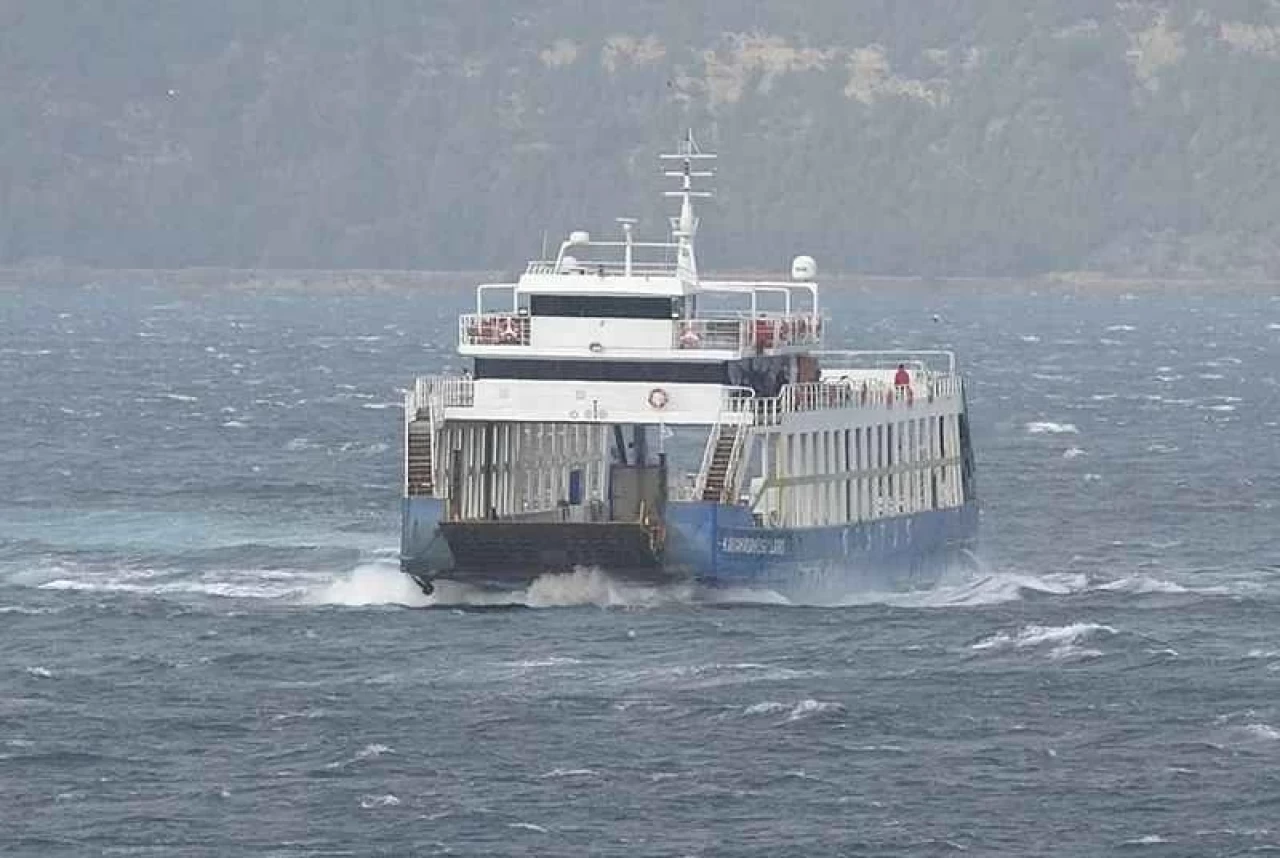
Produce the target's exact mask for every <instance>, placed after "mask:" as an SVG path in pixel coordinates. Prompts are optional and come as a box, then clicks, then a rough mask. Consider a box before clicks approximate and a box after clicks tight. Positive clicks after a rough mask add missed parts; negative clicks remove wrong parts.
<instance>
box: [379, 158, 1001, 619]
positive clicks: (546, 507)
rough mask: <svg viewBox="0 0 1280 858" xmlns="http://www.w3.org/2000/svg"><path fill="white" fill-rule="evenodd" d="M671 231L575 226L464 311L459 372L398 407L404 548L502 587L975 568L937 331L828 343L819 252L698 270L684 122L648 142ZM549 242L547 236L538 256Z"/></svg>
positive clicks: (900, 579)
mask: <svg viewBox="0 0 1280 858" xmlns="http://www.w3.org/2000/svg"><path fill="white" fill-rule="evenodd" d="M659 157H660V159H661V161H660V163H661V164H662V165H663V168H662V172H663V175H664V176H665V177H667V178H668V179H669V180H674V182H675V188H674V189H673V190H669V191H667V192H665V196H667V197H672V198H675V199H676V200H678V201H679V213H678V214H677V215H675V216H674V217H672V218H670V233H669V237H668V238H667V239H666V240H663V241H641V240H638V239H637V238H636V237H635V235H633V233H634V232H635V226H636V221H635V220H634V219H631V218H618V229H617V232H618V233H619V234H617V235H616V237H614V238H611V239H609V240H597V239H595V238H593V237H592V235H591V234H589V233H588V232H586V231H582V230H575V231H573V232H571V233H570V234H569V235H568V236H567V237H566V238H565V239H564V240H563V241H562V242H561V243H560V245H559V250H558V252H557V253H556V254H555V257H554V258H547V259H540V260H535V261H532V262H529V263H528V265H527V267H526V268H525V271H524V273H523V274H522V275H520V276H519V277H518V278H516V282H514V283H484V284H481V285H479V286H477V287H476V290H475V308H474V312H468V313H466V314H464V315H462V316H461V317H460V318H459V319H458V330H457V337H458V348H457V351H458V354H459V355H460V356H461V357H462V358H463V359H464V361H469V362H470V369H469V370H468V371H464V372H462V373H461V374H456V375H435V376H429V377H419V378H417V379H416V380H415V381H414V384H413V385H412V387H411V388H410V389H409V390H408V391H407V392H406V396H405V407H404V448H403V453H404V461H403V468H404V474H403V476H404V481H403V489H404V493H403V508H402V514H403V527H402V538H401V553H400V562H401V569H402V570H403V572H405V573H406V574H408V575H409V576H411V577H412V578H413V579H414V580H415V581H416V582H417V583H418V585H419V586H420V587H421V588H422V589H423V591H425V592H427V593H431V592H432V591H433V589H434V587H435V585H436V583H437V582H438V581H441V580H447V581H456V582H460V583H463V584H468V585H472V586H475V587H480V588H485V589H496V590H518V589H521V588H524V587H527V586H528V585H529V584H530V583H532V582H533V581H534V580H535V579H536V578H539V577H540V576H544V575H552V574H560V573H570V572H573V571H575V570H578V569H584V568H585V569H598V570H601V571H603V572H604V573H606V574H608V575H610V576H611V577H613V578H616V579H618V580H621V581H625V582H640V583H645V584H655V585H662V584H670V583H685V584H691V585H694V586H696V587H700V588H711V589H726V588H727V589H739V588H742V589H749V590H757V589H765V590H771V591H774V592H776V593H778V594H780V595H782V596H784V597H787V598H790V599H798V600H828V599H833V598H836V599H838V598H840V597H842V596H846V595H848V594H851V593H857V592H860V591H869V590H870V591H883V590H904V589H916V588H921V587H927V586H930V585H932V584H935V583H936V582H937V581H938V579H939V578H940V577H941V576H942V575H943V574H944V573H946V571H947V570H949V569H952V568H954V567H957V566H958V567H961V568H968V567H969V565H970V563H971V561H972V558H973V552H974V551H975V549H976V540H977V534H978V499H977V492H976V482H975V467H974V455H973V449H972V442H971V437H970V428H969V419H968V409H967V405H966V397H965V389H964V382H963V379H962V378H961V375H960V373H959V372H958V370H957V367H956V359H955V356H954V355H953V354H952V353H950V352H947V351H941V350H919V351H916V350H909V351H878V350H828V349H826V348H825V347H824V346H825V345H826V339H827V332H828V325H827V324H826V319H825V317H824V315H823V312H822V304H821V303H820V297H819V296H820V293H819V288H818V283H817V281H816V264H815V262H814V260H813V258H812V257H809V256H804V255H801V256H796V257H795V258H794V261H793V263H792V266H791V271H790V278H789V279H778V280H745V279H704V278H702V277H701V276H700V275H699V273H698V264H697V256H696V254H695V251H694V245H695V238H696V236H697V233H698V226H699V221H698V218H696V217H695V216H694V200H695V199H700V198H704V197H708V196H710V195H711V191H710V190H708V189H706V188H705V187H702V185H703V183H702V182H700V181H698V185H699V187H698V188H697V189H695V180H703V179H710V178H712V177H713V176H714V164H715V158H716V156H715V155H714V154H712V153H710V152H704V151H702V149H701V148H700V147H699V146H698V145H697V143H696V142H695V141H694V139H693V135H692V133H690V134H689V135H687V136H686V137H685V139H684V140H683V141H682V143H681V145H680V146H679V147H678V150H677V151H676V152H675V153H673V154H669V155H661V156H659ZM544 255H547V254H544Z"/></svg>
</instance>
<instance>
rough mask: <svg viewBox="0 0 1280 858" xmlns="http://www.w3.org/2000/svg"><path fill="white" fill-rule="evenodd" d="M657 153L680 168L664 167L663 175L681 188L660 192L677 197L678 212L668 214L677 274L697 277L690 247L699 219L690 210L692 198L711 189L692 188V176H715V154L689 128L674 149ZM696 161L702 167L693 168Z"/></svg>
mask: <svg viewBox="0 0 1280 858" xmlns="http://www.w3.org/2000/svg"><path fill="white" fill-rule="evenodd" d="M658 157H659V158H660V159H661V160H662V161H664V162H667V164H666V165H664V166H667V165H669V166H670V167H674V166H675V164H671V162H677V163H678V165H679V169H670V168H668V169H666V170H664V171H663V175H664V176H666V177H667V178H669V179H679V180H680V189H679V190H675V191H664V192H663V194H662V195H663V196H664V197H678V198H679V199H680V214H679V215H678V216H677V217H673V218H671V235H672V237H673V238H674V239H675V241H676V274H677V275H678V276H680V277H681V278H682V279H685V280H689V281H696V280H697V279H698V264H697V257H696V256H695V254H694V251H693V240H694V236H695V235H696V234H697V232H698V219H697V218H696V217H694V214H693V198H694V197H711V196H713V193H712V192H711V191H709V190H694V189H693V180H694V179H710V178H713V177H714V176H715V169H714V167H713V166H712V164H711V162H712V161H714V160H715V158H716V156H715V154H714V153H712V152H703V151H702V150H701V149H700V148H699V147H698V144H697V141H695V140H694V139H693V129H692V128H691V129H689V130H688V132H686V134H685V138H684V140H682V141H681V143H680V147H679V150H678V151H677V152H676V153H674V154H670V155H659V156H658ZM695 161H696V162H699V167H702V168H703V169H697V170H695V169H693V166H694V162H695Z"/></svg>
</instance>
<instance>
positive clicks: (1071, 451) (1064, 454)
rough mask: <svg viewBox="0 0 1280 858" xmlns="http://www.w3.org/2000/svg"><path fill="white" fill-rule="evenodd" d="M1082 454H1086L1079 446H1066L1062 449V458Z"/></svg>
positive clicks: (1077, 456) (1072, 457)
mask: <svg viewBox="0 0 1280 858" xmlns="http://www.w3.org/2000/svg"><path fill="white" fill-rule="evenodd" d="M1084 455H1088V454H1087V453H1085V451H1084V450H1083V449H1081V448H1080V447H1068V448H1067V449H1065V450H1063V451H1062V458H1064V459H1078V458H1080V457H1081V456H1084Z"/></svg>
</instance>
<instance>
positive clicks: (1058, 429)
mask: <svg viewBox="0 0 1280 858" xmlns="http://www.w3.org/2000/svg"><path fill="white" fill-rule="evenodd" d="M1026 428H1027V432H1028V433H1029V434H1031V435H1077V434H1079V432H1080V430H1079V429H1077V428H1076V425H1075V424H1074V423H1054V422H1051V421H1048V420H1037V421H1033V422H1031V423H1028V424H1026Z"/></svg>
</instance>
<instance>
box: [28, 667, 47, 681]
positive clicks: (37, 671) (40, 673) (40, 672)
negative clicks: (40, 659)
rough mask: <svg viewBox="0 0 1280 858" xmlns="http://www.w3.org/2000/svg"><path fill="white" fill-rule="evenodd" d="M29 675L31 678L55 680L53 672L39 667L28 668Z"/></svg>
mask: <svg viewBox="0 0 1280 858" xmlns="http://www.w3.org/2000/svg"><path fill="white" fill-rule="evenodd" d="M27 674H28V675H29V676H34V677H36V678H37V679H53V671H52V670H50V669H49V668H47V667H40V666H39V665H36V666H35V667H28V668H27Z"/></svg>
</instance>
